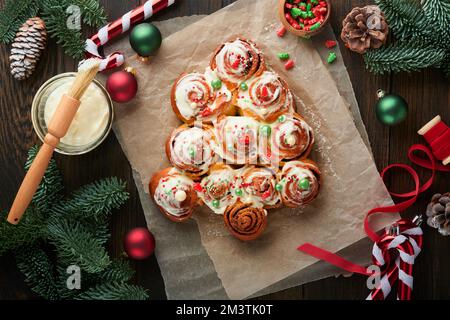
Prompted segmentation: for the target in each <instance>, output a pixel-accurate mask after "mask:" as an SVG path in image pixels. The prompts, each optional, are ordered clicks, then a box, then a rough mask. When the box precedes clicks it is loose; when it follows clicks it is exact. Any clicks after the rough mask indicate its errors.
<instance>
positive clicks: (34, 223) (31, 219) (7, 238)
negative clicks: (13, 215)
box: [0, 207, 47, 256]
mask: <svg viewBox="0 0 450 320" xmlns="http://www.w3.org/2000/svg"><path fill="white" fill-rule="evenodd" d="M7 216H8V213H7V212H6V211H3V212H0V244H1V245H0V256H1V255H3V254H4V253H5V252H6V251H9V250H12V249H15V248H18V247H20V246H23V245H30V244H33V243H34V242H36V241H37V240H38V239H41V238H44V237H45V235H46V229H45V226H46V223H47V216H46V215H45V214H44V213H42V212H39V211H37V210H34V208H32V207H30V208H28V209H27V211H26V212H25V215H24V216H23V218H22V220H21V221H20V223H19V224H17V225H12V224H10V223H9V222H8V221H6V218H7Z"/></svg>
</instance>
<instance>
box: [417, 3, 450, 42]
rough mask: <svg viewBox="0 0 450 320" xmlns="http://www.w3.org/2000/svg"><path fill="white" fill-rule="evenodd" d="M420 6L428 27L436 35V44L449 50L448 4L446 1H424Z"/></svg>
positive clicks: (449, 16)
mask: <svg viewBox="0 0 450 320" xmlns="http://www.w3.org/2000/svg"><path fill="white" fill-rule="evenodd" d="M422 4H423V11H424V13H425V17H426V18H427V21H428V25H429V26H428V27H429V28H431V29H432V30H434V34H435V35H436V36H435V39H436V42H437V43H438V44H439V45H440V46H441V47H443V48H447V49H450V3H449V2H447V1H446V0H426V1H422Z"/></svg>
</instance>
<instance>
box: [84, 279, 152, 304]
mask: <svg viewBox="0 0 450 320" xmlns="http://www.w3.org/2000/svg"><path fill="white" fill-rule="evenodd" d="M77 299H78V300H146V299H148V294H147V292H146V290H145V289H143V288H141V287H137V286H134V285H130V284H127V283H123V282H112V283H104V284H100V285H97V286H95V287H92V288H90V289H89V290H87V291H85V292H83V293H82V294H80V295H79V296H78V297H77Z"/></svg>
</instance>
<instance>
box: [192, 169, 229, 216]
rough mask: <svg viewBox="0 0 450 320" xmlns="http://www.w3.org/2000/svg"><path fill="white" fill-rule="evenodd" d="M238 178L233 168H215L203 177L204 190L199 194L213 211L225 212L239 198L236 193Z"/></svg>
mask: <svg viewBox="0 0 450 320" xmlns="http://www.w3.org/2000/svg"><path fill="white" fill-rule="evenodd" d="M237 178H238V177H237V176H236V174H235V171H234V170H233V169H231V168H223V169H218V170H213V171H212V172H211V173H210V174H209V175H208V176H206V177H204V178H203V179H202V181H201V184H200V185H201V186H202V190H203V191H202V192H197V194H198V196H199V197H200V198H201V199H202V200H203V202H204V203H205V204H206V205H207V206H208V207H209V208H210V209H211V210H212V211H214V212H215V213H217V214H223V213H224V212H225V209H226V208H227V207H228V206H229V205H232V204H234V203H235V202H236V200H237V198H238V196H237V195H236V194H235V190H236V186H237V184H238V181H237Z"/></svg>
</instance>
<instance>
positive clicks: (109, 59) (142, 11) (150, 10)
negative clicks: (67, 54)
mask: <svg viewBox="0 0 450 320" xmlns="http://www.w3.org/2000/svg"><path fill="white" fill-rule="evenodd" d="M174 2H175V0H149V1H147V2H145V3H144V4H143V5H141V6H139V7H137V8H136V9H134V10H131V11H129V12H127V13H125V14H124V15H123V16H122V17H121V18H119V19H117V20H116V21H114V22H111V23H109V24H107V25H106V26H104V27H102V28H101V29H100V30H99V31H98V32H97V33H96V34H94V35H93V36H92V37H91V38H89V39H87V40H86V57H87V58H92V57H97V58H99V59H101V60H102V61H101V63H100V71H103V70H107V69H111V68H115V67H119V66H121V65H122V64H123V63H124V61H125V57H124V55H123V54H122V53H121V52H113V53H111V54H110V55H108V56H106V57H104V56H102V55H101V54H100V53H99V49H100V47H102V46H104V45H105V44H107V43H108V41H110V40H112V39H114V38H116V37H117V36H119V35H121V34H123V33H125V32H127V31H128V30H129V29H130V27H131V26H133V25H135V24H137V23H140V22H142V21H144V20H147V19H148V18H150V17H151V16H152V15H153V14H155V13H157V12H159V11H161V10H162V9H165V8H167V7H169V6H171V5H172V4H174Z"/></svg>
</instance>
